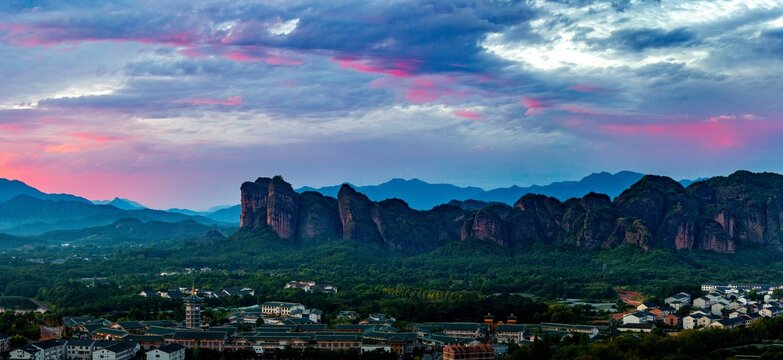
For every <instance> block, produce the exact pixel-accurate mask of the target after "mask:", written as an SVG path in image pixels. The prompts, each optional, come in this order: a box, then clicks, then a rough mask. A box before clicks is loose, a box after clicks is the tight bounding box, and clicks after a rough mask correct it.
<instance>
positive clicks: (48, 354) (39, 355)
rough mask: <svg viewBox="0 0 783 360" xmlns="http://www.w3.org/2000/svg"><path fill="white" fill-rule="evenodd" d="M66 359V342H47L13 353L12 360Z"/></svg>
mask: <svg viewBox="0 0 783 360" xmlns="http://www.w3.org/2000/svg"><path fill="white" fill-rule="evenodd" d="M64 357H65V342H60V341H58V340H47V341H42V342H37V343H32V344H29V345H27V346H25V347H23V348H21V349H16V350H14V351H11V357H10V359H14V360H15V359H31V360H62V359H63V358H64Z"/></svg>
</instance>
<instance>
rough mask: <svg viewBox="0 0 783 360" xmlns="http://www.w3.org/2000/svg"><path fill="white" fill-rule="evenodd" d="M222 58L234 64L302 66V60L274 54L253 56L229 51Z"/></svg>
mask: <svg viewBox="0 0 783 360" xmlns="http://www.w3.org/2000/svg"><path fill="white" fill-rule="evenodd" d="M223 57H225V58H226V59H229V60H232V61H236V62H264V63H267V64H269V65H286V66H298V65H302V64H304V62H303V61H302V60H299V59H295V58H293V57H288V56H284V55H281V54H274V53H265V54H263V55H255V54H250V53H247V52H240V51H229V52H227V53H225V54H224V55H223Z"/></svg>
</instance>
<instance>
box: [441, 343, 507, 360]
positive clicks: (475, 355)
mask: <svg viewBox="0 0 783 360" xmlns="http://www.w3.org/2000/svg"><path fill="white" fill-rule="evenodd" d="M494 359H495V349H493V348H492V345H490V344H480V345H475V346H466V345H448V346H445V347H444V348H443V360H494Z"/></svg>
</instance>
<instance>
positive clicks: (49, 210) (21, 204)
mask: <svg viewBox="0 0 783 360" xmlns="http://www.w3.org/2000/svg"><path fill="white" fill-rule="evenodd" d="M643 176H644V175H643V174H640V173H634V172H630V171H622V172H619V173H616V174H610V173H606V172H602V173H596V174H591V175H589V176H587V177H585V178H583V179H581V180H579V181H565V182H557V183H553V184H550V185H545V186H531V187H519V186H513V187H510V188H502V189H493V190H489V191H485V190H483V189H481V188H478V187H459V186H455V185H451V184H430V183H427V182H424V181H421V180H418V179H412V180H403V179H392V180H390V181H388V182H385V183H383V184H379V185H371V186H354V189H355V190H356V191H357V192H358V193H364V194H365V195H366V196H367V197H368V199H369V200H370V201H383V200H387V199H392V198H397V199H402V200H403V201H404V202H406V203H408V204H410V206H411V208H413V209H415V210H428V209H431V208H433V207H435V206H438V205H441V204H446V203H451V204H452V205H456V206H458V207H460V208H463V209H473V210H480V209H482V208H484V207H486V206H487V205H488V204H489V203H492V202H497V203H502V204H509V205H510V204H514V203H515V202H516V200H518V199H519V198H521V197H522V196H524V195H525V194H527V193H537V194H544V195H548V196H552V197H554V198H557V199H562V200H565V199H568V198H570V197H581V196H583V195H585V194H587V193H590V192H601V193H606V194H609V196H610V197H615V196H617V195H619V194H620V193H621V192H622V191H623V190H624V189H626V188H628V187H629V186H631V185H632V184H633V183H635V182H636V181H638V180H639V179H640V178H642V177H643ZM340 188H341V186H331V187H324V188H320V189H312V188H308V187H305V188H301V189H298V190H297V191H298V192H299V193H304V192H306V191H310V190H311V189H312V190H315V191H317V192H319V193H322V194H324V195H327V196H332V197H334V198H337V196H338V192H339V191H340ZM308 196H311V195H308ZM389 201H391V200H389ZM387 202H388V201H387ZM390 203H393V201H391V202H390ZM406 206H407V205H406ZM241 213H242V207H241V205H234V206H219V207H214V208H212V209H209V210H207V211H193V210H188V209H168V210H165V211H164V210H153V209H148V208H146V207H145V206H144V205H142V204H140V203H138V202H135V201H133V200H129V199H123V198H114V199H113V200H103V201H89V200H87V199H85V198H82V197H79V196H75V195H69V194H46V193H44V192H41V191H39V190H37V189H35V188H33V187H31V186H29V185H27V184H25V183H23V182H21V181H16V180H6V179H0V233H2V234H5V235H4V237H3V238H0V242H2V243H4V244H6V245H9V244H20V243H21V244H24V243H26V240H24V239H32V238H35V241H38V242H52V241H55V240H56V239H59V240H60V241H69V242H80V241H110V240H111V239H112V238H115V239H117V240H116V241H115V242H123V241H129V242H132V240H133V239H135V240H137V241H139V242H146V241H154V240H162V239H166V238H183V237H199V236H201V235H203V233H205V232H207V231H209V230H221V231H222V233H224V234H226V235H228V234H230V233H232V232H233V231H234V229H235V228H236V226H237V225H238V223H239V220H240V216H241ZM169 224H173V225H169ZM200 234H201V235H200ZM20 236H21V237H23V238H18V237H20ZM35 241H33V242H35Z"/></svg>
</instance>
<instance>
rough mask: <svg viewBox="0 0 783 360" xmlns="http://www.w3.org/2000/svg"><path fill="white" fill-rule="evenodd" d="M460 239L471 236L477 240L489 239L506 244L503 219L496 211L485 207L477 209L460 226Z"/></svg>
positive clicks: (507, 239)
mask: <svg viewBox="0 0 783 360" xmlns="http://www.w3.org/2000/svg"><path fill="white" fill-rule="evenodd" d="M461 237H462V240H465V239H466V238H468V237H472V238H475V239H479V240H491V241H494V242H496V243H498V244H500V245H503V246H508V245H509V238H508V232H507V230H506V225H505V221H504V220H503V218H501V217H500V216H499V215H498V214H497V213H495V212H493V211H491V210H488V209H485V210H479V211H478V212H477V213H476V214H475V215H474V216H473V217H472V218H470V219H468V220H467V221H466V222H465V224H464V225H463V227H462V235H461Z"/></svg>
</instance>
